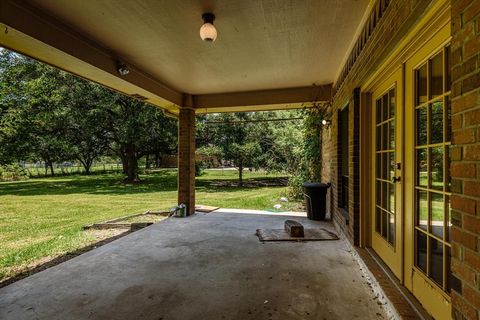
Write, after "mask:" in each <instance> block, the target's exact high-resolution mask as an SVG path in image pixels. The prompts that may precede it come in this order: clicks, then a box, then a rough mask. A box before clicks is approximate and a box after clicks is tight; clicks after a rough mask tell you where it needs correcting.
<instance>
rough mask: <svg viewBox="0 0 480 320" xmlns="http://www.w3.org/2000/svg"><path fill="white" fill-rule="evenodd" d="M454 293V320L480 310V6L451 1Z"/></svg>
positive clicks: (470, 316)
mask: <svg viewBox="0 0 480 320" xmlns="http://www.w3.org/2000/svg"><path fill="white" fill-rule="evenodd" d="M451 4H452V57H451V62H452V70H451V72H452V130H453V131H452V148H451V160H452V163H451V177H452V192H453V195H452V198H451V208H452V224H453V227H452V270H453V273H454V275H455V276H456V277H457V278H458V279H460V280H461V284H462V285H461V288H458V289H457V290H456V291H455V290H452V305H453V317H454V319H475V320H478V319H479V310H480V251H479V249H480V246H479V241H480V90H479V86H480V72H479V71H480V1H472V0H452V2H451Z"/></svg>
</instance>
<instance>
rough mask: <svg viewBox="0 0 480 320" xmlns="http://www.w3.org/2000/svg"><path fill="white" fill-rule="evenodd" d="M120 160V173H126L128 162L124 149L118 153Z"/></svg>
mask: <svg viewBox="0 0 480 320" xmlns="http://www.w3.org/2000/svg"><path fill="white" fill-rule="evenodd" d="M120 160H122V173H123V174H125V175H126V174H127V172H128V162H127V155H126V151H125V150H122V152H121V153H120Z"/></svg>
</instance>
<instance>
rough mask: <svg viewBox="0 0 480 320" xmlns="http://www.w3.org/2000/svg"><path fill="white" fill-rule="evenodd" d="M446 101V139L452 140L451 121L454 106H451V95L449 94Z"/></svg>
mask: <svg viewBox="0 0 480 320" xmlns="http://www.w3.org/2000/svg"><path fill="white" fill-rule="evenodd" d="M445 101H446V106H445V112H446V114H447V123H446V126H445V141H450V140H451V134H452V133H451V131H452V130H451V123H452V108H451V106H450V96H447V97H446V98H445Z"/></svg>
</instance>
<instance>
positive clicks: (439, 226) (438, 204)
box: [431, 192, 445, 239]
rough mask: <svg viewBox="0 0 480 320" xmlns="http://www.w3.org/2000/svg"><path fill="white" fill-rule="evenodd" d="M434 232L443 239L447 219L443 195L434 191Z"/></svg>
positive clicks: (432, 205) (432, 206)
mask: <svg viewBox="0 0 480 320" xmlns="http://www.w3.org/2000/svg"><path fill="white" fill-rule="evenodd" d="M431 196H432V204H431V208H432V229H431V230H432V233H433V234H434V235H436V236H438V237H439V238H442V239H443V225H444V221H445V203H444V202H443V195H442V194H438V193H434V192H432V194H431Z"/></svg>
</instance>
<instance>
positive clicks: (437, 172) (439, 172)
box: [430, 146, 444, 190]
mask: <svg viewBox="0 0 480 320" xmlns="http://www.w3.org/2000/svg"><path fill="white" fill-rule="evenodd" d="M443 151H444V147H443V146H442V147H435V148H432V149H431V155H432V171H431V176H430V178H431V183H432V188H433V189H437V190H443Z"/></svg>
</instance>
